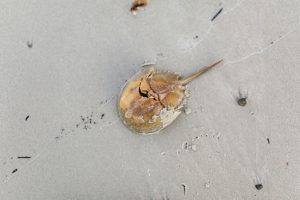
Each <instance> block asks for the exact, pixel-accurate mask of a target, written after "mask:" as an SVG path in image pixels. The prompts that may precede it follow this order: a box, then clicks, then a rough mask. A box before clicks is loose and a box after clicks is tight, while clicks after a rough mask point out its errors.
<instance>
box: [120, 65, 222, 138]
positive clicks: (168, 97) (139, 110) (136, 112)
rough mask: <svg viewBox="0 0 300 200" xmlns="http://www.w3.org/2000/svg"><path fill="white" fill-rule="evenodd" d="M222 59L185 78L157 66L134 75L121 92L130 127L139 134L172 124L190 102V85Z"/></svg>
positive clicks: (122, 109)
mask: <svg viewBox="0 0 300 200" xmlns="http://www.w3.org/2000/svg"><path fill="white" fill-rule="evenodd" d="M221 61H222V60H220V61H218V62H216V63H214V64H212V65H210V66H208V67H205V68H203V69H202V70H200V71H199V72H197V73H194V74H192V75H190V76H188V77H187V78H185V79H181V78H180V76H179V75H178V74H176V73H173V72H168V71H162V70H158V69H155V68H153V67H149V68H145V69H143V70H142V71H140V72H138V73H137V74H136V75H134V76H133V77H132V78H131V79H130V80H129V81H128V82H127V84H126V85H125V87H124V88H123V90H122V91H121V94H120V97H119V101H118V111H119V116H120V118H121V120H122V122H123V123H124V124H125V126H126V127H127V128H129V129H130V130H132V131H133V132H135V133H138V134H145V135H147V134H151V133H158V132H159V131H160V130H162V129H163V128H165V127H167V126H169V125H170V124H171V123H172V122H173V121H174V120H175V119H176V118H177V117H178V116H179V115H180V114H181V112H182V108H183V106H184V105H185V103H186V98H187V94H186V85H187V84H188V83H189V82H191V81H192V80H194V79H195V78H197V77H199V76H200V75H202V74H203V73H205V72H206V71H208V70H209V69H211V68H212V67H214V66H216V65H217V64H219V63H220V62H221Z"/></svg>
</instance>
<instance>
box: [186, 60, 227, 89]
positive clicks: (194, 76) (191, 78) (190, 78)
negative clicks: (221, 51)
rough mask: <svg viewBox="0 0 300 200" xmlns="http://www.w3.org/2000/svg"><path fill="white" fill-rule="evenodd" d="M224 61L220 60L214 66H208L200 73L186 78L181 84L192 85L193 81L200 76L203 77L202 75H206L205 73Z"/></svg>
mask: <svg viewBox="0 0 300 200" xmlns="http://www.w3.org/2000/svg"><path fill="white" fill-rule="evenodd" d="M222 61H223V59H221V60H219V61H218V62H215V63H214V64H212V65H209V66H206V67H204V68H203V69H201V70H200V71H198V72H196V73H194V74H192V75H190V76H188V77H186V78H185V79H183V80H182V81H180V82H181V84H182V85H187V84H188V83H190V82H191V81H192V80H194V79H196V78H198V77H199V76H201V75H202V74H204V73H205V72H207V71H209V70H210V69H212V68H213V67H215V66H216V65H218V64H219V63H221V62H222Z"/></svg>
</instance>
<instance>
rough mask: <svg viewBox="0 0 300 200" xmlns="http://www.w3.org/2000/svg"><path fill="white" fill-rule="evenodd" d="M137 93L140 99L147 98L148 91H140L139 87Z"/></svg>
mask: <svg viewBox="0 0 300 200" xmlns="http://www.w3.org/2000/svg"><path fill="white" fill-rule="evenodd" d="M139 93H140V95H141V96H142V97H148V91H147V90H141V87H139Z"/></svg>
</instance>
